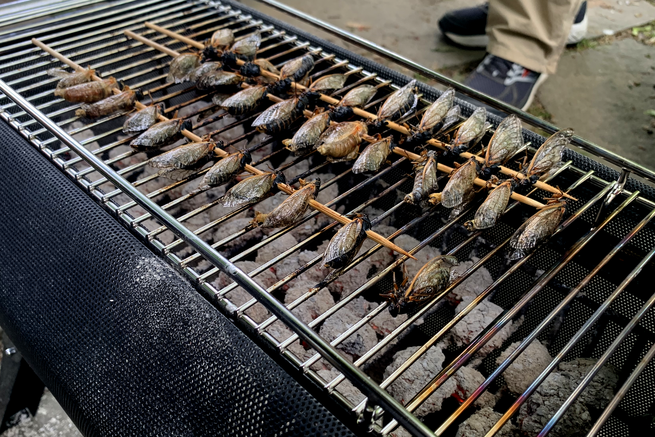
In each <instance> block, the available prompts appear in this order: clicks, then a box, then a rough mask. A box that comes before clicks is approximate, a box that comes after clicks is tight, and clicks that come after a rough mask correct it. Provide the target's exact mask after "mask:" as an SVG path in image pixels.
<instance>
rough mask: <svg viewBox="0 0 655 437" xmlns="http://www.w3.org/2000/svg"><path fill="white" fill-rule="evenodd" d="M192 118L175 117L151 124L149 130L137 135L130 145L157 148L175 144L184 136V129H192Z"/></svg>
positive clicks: (140, 147) (137, 147)
mask: <svg viewBox="0 0 655 437" xmlns="http://www.w3.org/2000/svg"><path fill="white" fill-rule="evenodd" d="M192 125H193V124H192V123H191V120H184V119H182V118H173V119H171V120H166V121H160V122H159V123H155V124H154V125H152V126H150V127H149V128H148V130H147V131H145V132H143V133H142V134H141V135H139V136H138V137H136V138H135V139H133V140H132V142H131V143H130V146H132V147H134V148H136V149H146V150H155V149H159V148H162V147H164V146H166V145H168V144H173V143H174V142H175V141H177V140H179V139H180V138H181V137H182V131H183V130H190V129H191V127H192Z"/></svg>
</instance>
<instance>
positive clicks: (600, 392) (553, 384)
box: [517, 358, 618, 437]
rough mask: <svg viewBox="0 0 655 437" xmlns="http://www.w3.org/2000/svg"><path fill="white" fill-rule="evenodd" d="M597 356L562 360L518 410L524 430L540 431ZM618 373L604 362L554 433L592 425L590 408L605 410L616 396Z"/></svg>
mask: <svg viewBox="0 0 655 437" xmlns="http://www.w3.org/2000/svg"><path fill="white" fill-rule="evenodd" d="M595 363H596V360H593V359H589V358H578V359H575V360H572V361H568V362H565V363H560V364H559V366H558V370H556V371H554V372H553V373H551V374H550V375H548V377H547V378H546V379H545V380H544V382H543V383H541V385H540V386H539V387H537V389H536V390H535V391H534V393H533V394H532V396H530V397H529V398H528V400H527V401H526V403H525V404H523V406H521V409H520V410H519V417H518V422H517V423H519V424H520V428H521V430H522V431H524V432H528V433H535V434H536V433H537V432H538V431H540V430H541V429H542V428H543V427H544V425H546V423H548V421H549V420H550V418H551V417H552V416H553V415H554V414H555V412H556V411H557V410H558V409H559V408H560V406H561V405H562V403H563V402H564V401H565V400H566V398H568V396H569V395H570V394H571V393H572V392H573V390H574V389H575V388H576V387H577V386H578V384H579V383H580V381H582V379H583V378H584V377H585V375H586V374H587V373H588V372H589V370H591V368H592V366H593V365H594V364H595ZM617 382H618V376H617V375H616V372H615V370H614V368H613V367H611V366H604V367H602V368H601V369H600V371H599V372H598V374H597V375H596V377H595V378H594V379H593V380H592V382H591V383H590V384H589V385H588V386H587V387H586V389H585V390H584V391H583V392H582V394H581V395H580V397H579V398H578V400H577V401H576V402H574V403H573V405H571V407H570V408H569V409H568V410H567V412H566V413H565V414H564V416H563V417H562V419H560V421H559V422H558V424H557V425H556V426H555V428H554V429H553V432H552V433H551V435H553V436H558V437H559V436H562V437H570V436H578V435H580V436H582V435H586V434H587V431H589V429H590V428H591V425H592V419H591V415H590V413H589V408H593V409H596V410H602V409H603V408H605V407H606V406H607V404H609V402H610V400H611V399H612V397H613V396H614V390H615V388H616V384H617Z"/></svg>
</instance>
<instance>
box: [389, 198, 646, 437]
mask: <svg viewBox="0 0 655 437" xmlns="http://www.w3.org/2000/svg"><path fill="white" fill-rule="evenodd" d="M611 187H612V186H608V187H606V188H605V190H603V191H601V192H599V193H598V194H597V195H596V196H595V197H594V198H593V199H592V200H590V201H589V202H587V203H586V204H585V205H583V206H582V207H581V208H580V209H579V210H578V211H576V213H575V214H573V215H572V216H571V217H569V218H568V219H567V220H566V221H564V223H562V224H561V225H560V227H559V228H558V229H557V231H556V233H559V232H561V230H562V229H565V228H566V227H568V226H569V225H570V224H571V223H572V222H573V221H574V220H576V219H577V218H578V217H580V215H582V213H583V212H584V211H586V210H587V209H589V208H590V207H591V206H592V205H593V204H594V203H595V202H597V201H598V200H600V199H601V198H603V197H604V196H605V195H606V194H607V192H608V191H609V190H610V189H611ZM638 194H639V193H638V192H637V193H633V195H632V196H631V197H629V198H628V199H626V201H625V202H624V203H623V204H622V205H621V206H619V207H618V208H617V209H616V210H614V211H613V213H612V215H610V216H609V217H608V218H607V219H606V220H605V221H604V222H603V224H602V225H601V226H600V227H599V228H595V229H591V230H590V231H589V232H588V233H587V234H585V235H584V236H583V237H581V238H580V239H579V240H578V241H577V242H576V243H575V244H574V245H573V246H572V247H571V248H570V249H569V250H568V251H567V252H566V253H565V254H564V255H563V256H562V258H561V260H560V261H559V262H558V263H555V264H554V265H553V266H552V267H551V268H550V269H548V270H547V271H546V272H544V273H543V274H542V275H541V277H540V278H539V280H538V281H537V282H536V284H535V285H534V286H533V287H532V288H531V289H530V290H528V291H527V292H526V293H525V294H524V295H523V296H522V297H521V299H520V300H519V301H518V302H517V303H516V304H514V306H513V307H512V308H511V309H509V310H507V311H504V312H503V313H502V314H500V315H499V316H498V317H497V318H496V320H494V321H493V322H492V323H491V324H490V325H489V326H488V327H487V329H486V330H484V331H483V332H481V333H480V334H478V336H477V337H476V338H475V339H473V340H472V341H471V343H470V344H469V345H468V346H467V347H466V348H465V349H464V350H463V351H462V352H461V353H460V354H459V355H458V356H457V358H455V360H453V361H452V362H451V363H450V364H449V365H448V366H445V367H444V368H443V369H442V370H441V371H439V373H438V374H437V375H436V376H435V377H434V378H432V380H431V381H430V382H429V383H428V384H427V385H426V386H425V387H424V388H423V389H422V390H421V391H420V392H419V393H418V394H416V395H415V396H414V397H413V398H412V399H411V400H410V401H409V402H407V404H406V408H407V409H408V410H409V411H414V410H415V409H416V408H418V407H419V406H420V405H421V404H422V403H423V402H424V401H425V400H426V399H427V398H428V397H429V396H430V395H431V394H432V393H434V391H435V390H437V389H438V388H439V387H440V386H441V385H442V384H443V383H444V382H445V381H446V380H447V379H448V378H450V377H451V376H452V375H453V374H454V373H455V372H456V371H457V370H458V369H459V368H460V367H462V366H463V365H464V364H465V363H466V362H468V360H469V359H470V358H471V357H472V356H473V355H474V354H475V353H476V352H477V351H478V350H480V349H481V348H482V346H484V345H485V344H486V343H487V342H488V341H489V340H490V339H491V338H492V337H493V336H495V335H496V334H497V333H498V332H499V331H500V330H501V329H502V328H503V327H504V326H505V325H506V324H507V323H509V322H510V320H511V319H512V318H514V317H515V316H516V315H517V314H518V313H519V312H520V311H521V309H522V308H523V307H525V306H526V305H527V304H528V303H529V302H530V301H531V300H532V298H533V297H534V296H536V294H537V293H538V292H539V291H541V290H542V289H543V287H544V286H546V284H547V283H548V282H550V280H551V279H552V278H553V277H555V275H557V273H558V272H559V271H561V270H562V269H563V268H564V266H565V265H566V264H567V263H568V262H569V261H570V260H571V259H573V258H574V257H575V256H576V255H577V254H578V252H579V251H580V250H581V249H582V248H583V247H584V246H585V245H586V244H587V243H588V242H589V241H590V240H591V238H592V237H593V236H595V235H596V234H597V233H598V232H599V231H600V229H602V227H604V226H605V225H606V224H607V223H609V221H610V220H611V219H612V218H613V217H614V216H615V215H616V214H618V213H619V212H620V211H622V210H623V208H625V207H626V206H627V205H628V204H630V203H631V202H632V201H633V200H634V199H635V198H636V197H637V196H638ZM553 235H555V233H554V234H553ZM551 238H552V237H551ZM533 253H534V252H533ZM531 255H532V254H529V255H528V256H526V257H524V258H523V259H521V260H520V261H519V262H518V263H516V264H514V265H513V266H512V267H511V268H510V269H509V271H508V272H505V274H503V275H501V277H500V278H498V279H497V280H496V281H494V283H493V284H492V285H491V286H489V287H488V288H492V287H496V286H497V285H498V284H499V283H501V281H503V280H504V279H505V278H506V277H507V276H509V274H510V273H511V272H513V271H515V270H516V268H518V266H519V265H521V264H523V263H524V262H526V261H527V259H529V257H530V256H531ZM397 425H398V424H397V423H395V421H393V420H392V421H391V422H390V423H389V424H388V425H387V426H386V427H385V428H384V429H383V432H390V431H391V430H393V429H394V428H395V427H396V426H397Z"/></svg>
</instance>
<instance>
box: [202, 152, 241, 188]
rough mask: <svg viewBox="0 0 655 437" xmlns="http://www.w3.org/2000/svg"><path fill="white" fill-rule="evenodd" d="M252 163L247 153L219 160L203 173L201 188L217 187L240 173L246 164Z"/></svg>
mask: <svg viewBox="0 0 655 437" xmlns="http://www.w3.org/2000/svg"><path fill="white" fill-rule="evenodd" d="M251 162H252V157H251V156H250V153H248V152H245V151H244V152H237V153H232V154H230V155H228V156H226V157H225V158H223V159H221V160H219V161H218V162H217V163H216V164H214V165H213V166H212V167H211V168H210V169H209V170H208V171H207V173H205V177H204V178H203V179H202V183H201V184H200V186H201V187H217V186H219V185H222V184H224V183H225V182H227V181H229V180H231V179H232V178H234V177H235V176H236V175H237V174H239V173H241V172H242V171H243V169H244V167H245V166H246V165H247V164H250V163H251Z"/></svg>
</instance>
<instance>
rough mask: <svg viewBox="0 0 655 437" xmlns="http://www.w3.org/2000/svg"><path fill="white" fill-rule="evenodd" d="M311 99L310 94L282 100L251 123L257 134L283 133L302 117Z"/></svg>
mask: <svg viewBox="0 0 655 437" xmlns="http://www.w3.org/2000/svg"><path fill="white" fill-rule="evenodd" d="M312 99H313V95H312V93H304V94H302V95H300V96H299V97H294V98H292V99H288V100H283V101H281V102H279V103H276V104H274V105H272V106H270V107H268V108H266V109H265V110H264V111H263V112H262V113H261V114H259V117H257V118H256V119H255V121H253V123H252V127H254V128H255V129H257V130H258V131H259V132H262V133H267V134H274V133H278V132H281V131H283V130H284V129H286V128H288V127H289V126H291V124H292V123H293V122H294V121H296V120H297V119H298V117H300V116H301V115H302V112H303V111H304V110H305V109H306V108H307V107H308V106H309V104H310V101H311V100H312Z"/></svg>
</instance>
